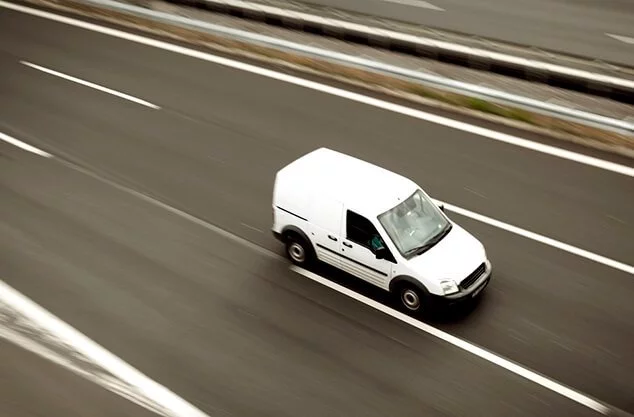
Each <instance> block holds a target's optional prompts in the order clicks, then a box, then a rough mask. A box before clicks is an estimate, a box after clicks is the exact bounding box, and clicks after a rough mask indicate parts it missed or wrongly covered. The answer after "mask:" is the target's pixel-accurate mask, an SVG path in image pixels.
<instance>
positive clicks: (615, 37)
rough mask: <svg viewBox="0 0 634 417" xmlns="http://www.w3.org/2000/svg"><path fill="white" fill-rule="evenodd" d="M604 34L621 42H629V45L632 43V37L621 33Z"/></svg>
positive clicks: (633, 40) (633, 39) (633, 42)
mask: <svg viewBox="0 0 634 417" xmlns="http://www.w3.org/2000/svg"><path fill="white" fill-rule="evenodd" d="M606 35H608V36H609V37H611V38H613V39H616V40H617V41H621V42H625V43H629V44H631V45H634V38H630V37H629V36H622V35H614V34H612V33H606Z"/></svg>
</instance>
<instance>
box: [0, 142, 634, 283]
mask: <svg viewBox="0 0 634 417" xmlns="http://www.w3.org/2000/svg"><path fill="white" fill-rule="evenodd" d="M5 136H6V135H5ZM0 138H2V134H1V133H0ZM10 139H13V138H10ZM13 140H14V141H17V142H19V143H20V144H22V145H23V146H27V147H30V145H27V144H25V143H23V142H21V141H18V140H17V139H13ZM33 149H35V148H33ZM38 151H39V150H38ZM40 152H41V151H40ZM47 155H48V157H49V158H52V157H53V156H52V155H50V154H47ZM73 168H74V169H76V170H79V171H81V172H83V173H84V174H86V175H89V176H91V177H93V178H96V179H98V180H100V181H102V182H105V183H107V184H110V185H111V186H113V187H115V188H118V189H120V190H122V191H125V192H127V193H131V194H133V195H135V196H137V197H139V198H141V199H143V200H145V201H148V202H150V203H152V204H154V205H158V206H160V207H162V208H164V209H165V210H167V211H170V212H172V213H174V214H177V215H178V216H181V217H184V218H187V219H189V220H191V221H193V222H195V223H197V224H199V225H201V226H203V227H205V228H208V229H210V230H212V231H214V232H216V233H219V234H221V235H223V236H225V237H227V238H229V239H232V240H235V235H233V234H232V233H230V232H227V231H226V230H224V229H221V228H219V227H217V226H213V225H211V224H210V223H208V222H206V221H205V220H202V219H200V218H198V217H195V216H192V215H191V214H188V213H186V212H184V211H182V210H179V209H176V208H174V207H172V206H170V205H168V204H165V203H162V202H160V201H158V200H156V199H154V198H152V197H149V196H147V195H145V194H143V193H140V192H138V191H135V190H133V189H131V188H127V187H124V186H122V185H120V184H117V183H116V182H113V181H110V180H107V179H105V178H102V177H100V176H98V175H96V174H94V173H92V172H90V171H88V170H84V169H82V168H80V167H77V166H73ZM433 201H434V202H435V203H436V204H437V205H441V204H443V205H444V206H445V208H446V209H447V210H449V211H453V212H454V213H457V214H460V215H462V216H465V217H468V218H471V219H473V220H476V221H479V222H481V223H485V224H488V225H490V226H493V227H497V228H498V229H502V230H505V231H507V232H510V233H514V234H516V235H519V236H522V237H525V238H527V239H531V240H534V241H537V242H540V243H543V244H545V245H548V246H551V247H554V248H557V249H560V250H563V251H565V252H568V253H571V254H574V255H577V256H579V257H582V258H585V259H588V260H590V261H594V262H597V263H600V264H603V265H605V266H608V267H611V268H614V269H618V270H620V271H623V272H626V273H628V274H632V275H634V266H632V265H628V264H626V263H623V262H619V261H616V260H614V259H610V258H608V257H606V256H603V255H599V254H596V253H593V252H590V251H588V250H585V249H581V248H578V247H576V246H572V245H569V244H567V243H564V242H560V241H558V240H555V239H552V238H549V237H546V236H543V235H540V234H538V233H535V232H531V231H529V230H526V229H522V228H520V227H517V226H513V225H511V224H508V223H504V222H502V221H500V220H496V219H493V218H491V217H487V216H485V215H482V214H479V213H476V212H473V211H471V210H467V209H463V208H461V207H458V206H454V205H453V204H451V203H447V202H445V201H440V200H437V199H433ZM242 225H244V226H245V227H249V228H252V229H254V230H258V231H260V230H259V229H257V228H255V227H253V226H249V225H247V224H245V223H242ZM260 232H261V231H260ZM251 246H252V248H253V249H254V250H256V251H258V252H260V253H266V254H267V255H268V252H269V251H268V250H266V249H264V248H261V247H260V246H258V245H255V244H253V243H251Z"/></svg>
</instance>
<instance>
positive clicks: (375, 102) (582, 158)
mask: <svg viewBox="0 0 634 417" xmlns="http://www.w3.org/2000/svg"><path fill="white" fill-rule="evenodd" d="M0 6H1V7H5V8H7V9H11V10H15V11H19V12H23V13H26V14H30V15H32V16H38V17H42V18H45V19H49V20H53V21H56V22H59V23H64V24H67V25H71V26H75V27H78V28H82V29H86V30H91V31H93V32H97V33H101V34H104V35H109V36H113V37H116V38H120V39H125V40H128V41H130V42H136V43H139V44H142V45H146V46H150V47H153V48H159V49H163V50H165V51H170V52H173V53H177V54H180V55H185V56H189V57H192V58H196V59H200V60H203V61H207V62H212V63H215V64H218V65H223V66H226V67H229V68H234V69H237V70H240V71H245V72H250V73H252V74H257V75H260V76H263V77H268V78H271V79H275V80H278V81H282V82H286V83H289V84H294V85H297V86H300V87H304V88H308V89H311V90H315V91H319V92H322V93H325V94H330V95H334V96H337V97H341V98H344V99H348V100H351V101H356V102H358V103H363V104H366V105H369V106H373V107H377V108H381V109H384V110H387V111H391V112H395V113H400V114H402V115H405V116H409V117H413V118H416V119H419V120H424V121H427V122H430V123H435V124H438V125H442V126H446V127H450V128H453V129H456V130H461V131H464V132H468V133H471V134H475V135H479V136H482V137H486V138H489V139H492V140H496V141H499V142H504V143H507V144H510V145H514V146H518V147H521V148H525V149H530V150H533V151H536V152H541V153H544V154H547V155H551V156H554V157H558V158H562V159H567V160H570V161H574V162H578V163H581V164H585V165H589V166H593V167H596V168H600V169H604V170H607V171H612V172H615V173H619V174H623V175H627V176H629V177H634V167H629V166H626V165H621V164H617V163H614V162H610V161H605V160H602V159H599V158H595V157H591V156H588V155H584V154H580V153H577V152H572V151H568V150H565V149H561V148H557V147H554V146H549V145H544V144H541V143H538V142H532V141H530V140H528V139H523V138H520V137H517V136H513V135H509V134H506V133H501V132H497V131H494V130H491V129H486V128H483V127H480V126H475V125H471V124H469V123H465V122H460V121H457V120H453V119H449V118H446V117H442V116H438V115H435V114H431V113H426V112H423V111H421V110H415V109H412V108H409V107H405V106H401V105H398V104H395V103H390V102H388V101H384V100H379V99H376V98H372V97H368V96H364V95H362V94H358V93H353V92H351V91H347V90H343V89H341V88H336V87H332V86H329V85H326V84H321V83H318V82H315V81H309V80H306V79H303V78H300V77H295V76H292V75H288V74H283V73H280V72H276V71H273V70H269V69H266V68H262V67H258V66H255V65H251V64H246V63H244V62H240V61H236V60H233V59H229V58H223V57H219V56H215V55H211V54H209V53H206V52H201V51H197V50H195V49H191V48H186V47H183V46H178V45H174V44H171V43H168V42H165V41H159V40H156V39H150V38H147V37H144V36H140V35H135V34H132V33H128V32H124V31H121V30H117V29H112V28H108V27H105V26H100V25H96V24H94V23H88V22H84V21H81V20H77V19H72V18H69V17H65V16H60V15H56V14H53V13H49V12H45V11H42V10H36V9H32V8H30V7H25V6H20V5H17V4H11V3H7V2H5V1H3V0H0Z"/></svg>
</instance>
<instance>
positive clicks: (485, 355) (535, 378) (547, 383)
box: [289, 265, 610, 414]
mask: <svg viewBox="0 0 634 417" xmlns="http://www.w3.org/2000/svg"><path fill="white" fill-rule="evenodd" d="M289 268H290V269H291V270H292V271H294V272H296V273H298V274H301V275H303V276H305V277H306V278H309V279H311V280H313V281H315V282H317V283H319V284H321V285H324V286H326V287H328V288H330V289H333V290H335V291H337V292H339V293H341V294H343V295H346V296H348V297H350V298H352V299H354V300H357V301H359V302H361V303H363V304H365V305H367V306H369V307H372V308H374V309H375V310H378V311H380V312H382V313H384V314H387V315H388V316H391V317H393V318H395V319H397V320H400V321H402V322H404V323H407V324H409V325H410V326H413V327H415V328H417V329H419V330H422V331H423V332H425V333H427V334H429V335H431V336H434V337H436V338H438V339H440V340H443V341H445V342H447V343H449V344H451V345H453V346H455V347H457V348H460V349H462V350H464V351H466V352H469V353H471V354H473V355H475V356H478V357H480V358H482V359H484V360H486V361H488V362H491V363H493V364H495V365H498V366H500V367H502V368H504V369H506V370H507V371H510V372H512V373H514V374H516V375H519V376H521V377H523V378H526V379H527V380H529V381H532V382H534V383H536V384H538V385H541V386H542V387H544V388H546V389H549V390H551V391H553V392H555V393H557V394H560V395H562V396H564V397H567V398H569V399H571V400H573V401H575V402H577V403H579V404H581V405H584V406H586V407H588V408H590V409H592V410H595V411H598V412H599V413H602V414H608V413H609V411H610V409H609V408H608V407H607V406H605V405H603V404H602V403H600V402H598V401H596V400H594V399H592V398H590V397H588V396H586V395H584V394H582V393H580V392H578V391H575V390H573V389H571V388H568V387H566V386H564V385H562V384H560V383H558V382H556V381H553V380H552V379H549V378H546V377H545V376H542V375H539V374H538V373H536V372H534V371H531V370H529V369H527V368H524V367H522V366H520V365H518V364H516V363H514V362H511V361H510V360H508V359H505V358H503V357H501V356H499V355H496V354H495V353H492V352H489V351H488V350H485V349H483V348H481V347H479V346H476V345H474V344H472V343H469V342H467V341H465V340H462V339H459V338H457V337H455V336H453V335H450V334H449V333H445V332H443V331H442V330H440V329H437V328H435V327H433V326H430V325H428V324H425V323H423V322H420V321H419V320H416V319H414V318H412V317H410V316H407V315H405V314H403V313H401V312H399V311H396V310H394V309H392V308H390V307H387V306H385V305H383V304H381V303H379V302H377V301H374V300H372V299H371V298H368V297H365V296H363V295H361V294H359V293H356V292H354V291H352V290H350V289H348V288H346V287H343V286H341V285H339V284H336V283H334V282H332V281H330V280H328V279H326V278H323V277H321V276H319V275H317V274H315V273H313V272H310V271H307V270H305V269H303V268H299V267H297V266H295V265H291V266H290V267H289Z"/></svg>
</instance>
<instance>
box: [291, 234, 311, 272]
mask: <svg viewBox="0 0 634 417" xmlns="http://www.w3.org/2000/svg"><path fill="white" fill-rule="evenodd" d="M285 241H286V256H288V258H289V259H290V260H291V262H292V263H294V264H295V265H297V266H308V265H310V264H311V263H312V262H313V259H314V254H313V248H312V246H311V245H310V243H309V242H308V241H307V240H306V239H304V238H302V237H301V236H299V235H298V234H296V233H289V234H288V235H287V236H286V239H285Z"/></svg>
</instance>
